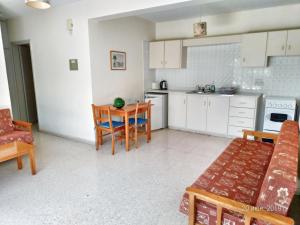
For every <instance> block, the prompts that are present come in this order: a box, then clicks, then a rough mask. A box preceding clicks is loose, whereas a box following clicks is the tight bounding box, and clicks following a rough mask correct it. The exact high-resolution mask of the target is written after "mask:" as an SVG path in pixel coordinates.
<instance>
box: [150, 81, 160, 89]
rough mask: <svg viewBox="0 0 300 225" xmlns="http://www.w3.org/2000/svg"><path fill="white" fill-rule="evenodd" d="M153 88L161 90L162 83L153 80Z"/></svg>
mask: <svg viewBox="0 0 300 225" xmlns="http://www.w3.org/2000/svg"><path fill="white" fill-rule="evenodd" d="M151 87H152V89H153V90H159V89H160V83H159V82H152V86H151Z"/></svg>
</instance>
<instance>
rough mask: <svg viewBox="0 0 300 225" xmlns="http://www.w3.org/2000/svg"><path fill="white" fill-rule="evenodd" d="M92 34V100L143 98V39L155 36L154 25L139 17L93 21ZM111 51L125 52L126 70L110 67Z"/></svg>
mask: <svg viewBox="0 0 300 225" xmlns="http://www.w3.org/2000/svg"><path fill="white" fill-rule="evenodd" d="M89 33H90V54H91V72H92V87H93V102H94V103H96V104H107V103H112V102H113V99H114V98H115V97H122V98H125V100H129V101H134V100H138V99H141V98H143V91H144V90H143V89H144V87H143V83H144V82H143V72H144V65H143V41H144V40H153V39H154V37H155V24H154V23H152V22H149V21H146V20H144V19H140V18H137V17H127V18H123V19H114V20H108V21H100V22H98V21H90V22H89ZM110 50H117V51H124V52H126V58H127V59H126V60H127V69H126V70H125V71H123V70H122V71H112V70H110V57H109V56H110Z"/></svg>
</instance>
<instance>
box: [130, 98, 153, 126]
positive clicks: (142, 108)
mask: <svg viewBox="0 0 300 225" xmlns="http://www.w3.org/2000/svg"><path fill="white" fill-rule="evenodd" d="M150 107H151V100H150V101H148V102H145V103H136V106H135V114H134V119H135V125H137V120H138V115H140V114H144V113H146V112H147V113H148V112H149V109H150Z"/></svg>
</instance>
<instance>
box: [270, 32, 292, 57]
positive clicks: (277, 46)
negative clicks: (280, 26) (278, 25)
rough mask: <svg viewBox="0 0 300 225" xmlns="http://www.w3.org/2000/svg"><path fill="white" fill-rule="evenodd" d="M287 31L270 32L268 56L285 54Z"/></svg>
mask: <svg viewBox="0 0 300 225" xmlns="http://www.w3.org/2000/svg"><path fill="white" fill-rule="evenodd" d="M287 33H288V32H287V31H286V30H283V31H272V32H268V46H267V56H285V52H286V41H287Z"/></svg>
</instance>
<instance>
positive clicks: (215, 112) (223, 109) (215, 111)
mask: <svg viewBox="0 0 300 225" xmlns="http://www.w3.org/2000/svg"><path fill="white" fill-rule="evenodd" d="M228 116H229V97H228V96H209V97H208V105H207V123H206V130H207V131H208V132H210V133H216V134H224V135H227V127H228Z"/></svg>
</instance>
